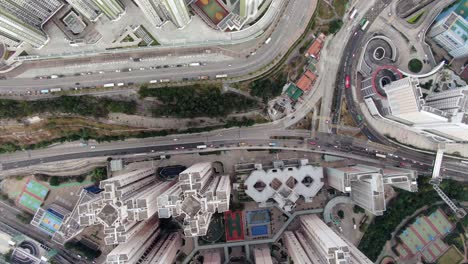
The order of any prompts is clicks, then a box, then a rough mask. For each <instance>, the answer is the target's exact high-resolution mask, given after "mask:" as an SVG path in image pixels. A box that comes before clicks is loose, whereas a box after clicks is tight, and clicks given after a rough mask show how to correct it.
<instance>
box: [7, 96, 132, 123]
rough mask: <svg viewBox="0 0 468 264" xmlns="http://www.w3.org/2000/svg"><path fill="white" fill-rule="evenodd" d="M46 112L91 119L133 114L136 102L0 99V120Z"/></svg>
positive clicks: (73, 98)
mask: <svg viewBox="0 0 468 264" xmlns="http://www.w3.org/2000/svg"><path fill="white" fill-rule="evenodd" d="M46 112H48V113H67V114H74V115H80V116H92V117H106V116H107V115H108V114H109V112H119V113H126V114H134V113H135V112H136V102H135V101H122V100H114V99H110V98H97V97H93V96H87V95H85V96H60V97H57V98H51V99H46V100H37V101H18V100H10V99H0V118H22V117H26V116H30V115H33V114H40V113H46Z"/></svg>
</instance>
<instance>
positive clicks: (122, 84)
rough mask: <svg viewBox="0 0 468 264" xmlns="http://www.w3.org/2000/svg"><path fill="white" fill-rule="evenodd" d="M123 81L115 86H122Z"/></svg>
mask: <svg viewBox="0 0 468 264" xmlns="http://www.w3.org/2000/svg"><path fill="white" fill-rule="evenodd" d="M124 85H125V83H118V84H117V86H124Z"/></svg>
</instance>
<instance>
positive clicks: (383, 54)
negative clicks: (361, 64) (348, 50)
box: [364, 36, 396, 66]
mask: <svg viewBox="0 0 468 264" xmlns="http://www.w3.org/2000/svg"><path fill="white" fill-rule="evenodd" d="M395 53H396V49H395V48H394V47H393V46H392V44H391V43H390V40H389V39H387V38H386V37H383V36H377V37H374V38H372V39H371V40H369V42H368V43H367V46H366V51H365V53H364V60H365V61H366V63H367V64H368V65H370V66H371V65H376V66H383V65H388V64H391V63H393V62H394V60H395V57H396V54H395Z"/></svg>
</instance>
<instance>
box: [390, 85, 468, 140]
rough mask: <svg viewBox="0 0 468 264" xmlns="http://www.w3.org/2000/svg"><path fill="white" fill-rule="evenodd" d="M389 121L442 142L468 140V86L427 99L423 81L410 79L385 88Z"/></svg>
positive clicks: (435, 94)
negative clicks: (422, 87)
mask: <svg viewBox="0 0 468 264" xmlns="http://www.w3.org/2000/svg"><path fill="white" fill-rule="evenodd" d="M384 89H385V93H386V95H387V101H388V105H389V107H388V114H386V115H385V117H386V118H388V119H391V120H394V121H396V122H399V123H402V124H404V125H407V126H408V129H410V130H413V131H415V132H418V133H420V134H421V135H424V136H428V137H431V138H432V139H434V140H436V141H440V142H466V141H468V133H466V131H467V129H468V104H467V100H468V87H463V88H458V89H454V90H448V91H443V92H439V93H433V94H431V95H428V96H427V97H426V99H423V95H422V92H421V88H420V87H419V82H418V80H417V79H415V78H411V77H407V78H404V79H401V80H398V81H394V82H392V83H391V84H389V85H387V86H385V87H384Z"/></svg>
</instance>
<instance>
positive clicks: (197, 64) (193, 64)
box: [189, 62, 201, 67]
mask: <svg viewBox="0 0 468 264" xmlns="http://www.w3.org/2000/svg"><path fill="white" fill-rule="evenodd" d="M200 65H201V64H200V63H199V62H192V63H190V64H189V66H190V67H198V66H200Z"/></svg>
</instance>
